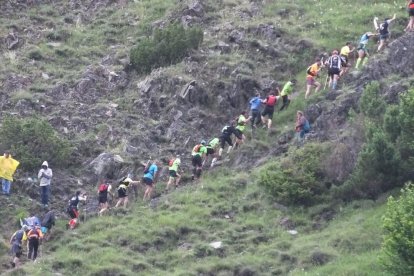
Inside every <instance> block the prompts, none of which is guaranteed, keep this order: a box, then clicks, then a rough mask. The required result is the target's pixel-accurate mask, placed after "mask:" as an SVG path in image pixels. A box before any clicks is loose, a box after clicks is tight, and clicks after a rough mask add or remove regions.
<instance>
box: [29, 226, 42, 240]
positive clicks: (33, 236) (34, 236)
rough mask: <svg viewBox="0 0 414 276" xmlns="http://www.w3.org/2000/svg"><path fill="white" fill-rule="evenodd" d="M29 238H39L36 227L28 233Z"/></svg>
mask: <svg viewBox="0 0 414 276" xmlns="http://www.w3.org/2000/svg"><path fill="white" fill-rule="evenodd" d="M28 236H29V238H36V239H38V238H39V232H38V231H37V229H36V226H33V227H32V229H31V230H30V231H29V233H28Z"/></svg>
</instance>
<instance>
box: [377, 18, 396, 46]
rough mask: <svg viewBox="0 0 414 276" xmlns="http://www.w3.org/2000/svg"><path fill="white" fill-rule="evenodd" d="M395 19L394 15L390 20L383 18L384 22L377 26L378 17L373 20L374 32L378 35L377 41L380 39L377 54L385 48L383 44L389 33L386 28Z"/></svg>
mask: <svg viewBox="0 0 414 276" xmlns="http://www.w3.org/2000/svg"><path fill="white" fill-rule="evenodd" d="M395 18H396V15H395V14H394V16H393V17H392V18H385V19H384V22H382V23H381V24H379V25H378V17H375V18H374V26H375V30H376V31H377V32H378V33H379V39H380V42H379V45H378V49H377V51H378V52H380V51H381V50H382V49H383V48H384V47H385V44H386V43H387V41H388V38H389V37H390V31H389V30H388V28H389V26H390V24H391V22H392V21H394V20H395Z"/></svg>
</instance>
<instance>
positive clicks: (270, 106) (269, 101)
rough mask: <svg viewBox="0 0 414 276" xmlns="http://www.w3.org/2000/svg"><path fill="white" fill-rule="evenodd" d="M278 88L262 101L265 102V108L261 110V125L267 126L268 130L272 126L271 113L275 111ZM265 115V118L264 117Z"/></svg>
mask: <svg viewBox="0 0 414 276" xmlns="http://www.w3.org/2000/svg"><path fill="white" fill-rule="evenodd" d="M276 94H277V95H279V89H277V91H276V92H271V93H270V95H269V96H267V97H266V99H265V100H264V101H263V103H264V104H265V108H264V110H263V112H262V123H263V127H264V128H265V127H267V129H268V130H270V127H271V126H272V119H273V113H274V112H275V105H276V104H277V101H278V100H279V96H277V95H276ZM266 116H267V118H266Z"/></svg>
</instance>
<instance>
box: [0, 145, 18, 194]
mask: <svg viewBox="0 0 414 276" xmlns="http://www.w3.org/2000/svg"><path fill="white" fill-rule="evenodd" d="M19 164H20V162H19V161H17V160H15V159H13V158H12V157H11V155H10V152H8V151H6V152H5V153H4V155H3V156H0V178H1V186H2V191H3V194H4V195H7V196H9V195H10V187H11V183H12V182H13V174H14V172H15V171H16V169H17V167H18V166H19Z"/></svg>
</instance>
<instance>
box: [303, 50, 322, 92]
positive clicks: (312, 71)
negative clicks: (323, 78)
mask: <svg viewBox="0 0 414 276" xmlns="http://www.w3.org/2000/svg"><path fill="white" fill-rule="evenodd" d="M321 66H322V62H321V59H320V58H316V59H315V63H314V64H312V65H311V66H309V67H308V69H307V70H306V73H307V75H306V92H305V99H307V98H309V96H310V94H311V89H312V87H315V93H317V92H318V91H319V89H320V88H321V84H320V83H319V82H317V81H316V80H315V78H317V77H318V76H319V71H320V70H321Z"/></svg>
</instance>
